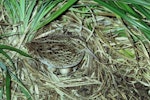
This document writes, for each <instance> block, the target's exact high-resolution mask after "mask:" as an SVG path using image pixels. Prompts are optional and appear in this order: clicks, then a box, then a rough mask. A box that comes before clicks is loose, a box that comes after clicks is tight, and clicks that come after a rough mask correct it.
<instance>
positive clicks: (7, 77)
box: [6, 71, 11, 100]
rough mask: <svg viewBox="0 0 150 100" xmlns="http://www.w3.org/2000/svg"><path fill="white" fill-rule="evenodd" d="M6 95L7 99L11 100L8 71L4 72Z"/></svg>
mask: <svg viewBox="0 0 150 100" xmlns="http://www.w3.org/2000/svg"><path fill="white" fill-rule="evenodd" d="M6 97H7V100H11V77H10V75H9V72H8V71H7V72H6Z"/></svg>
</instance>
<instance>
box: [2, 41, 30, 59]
mask: <svg viewBox="0 0 150 100" xmlns="http://www.w3.org/2000/svg"><path fill="white" fill-rule="evenodd" d="M3 49H7V50H11V51H15V52H17V53H19V54H21V55H23V56H25V57H30V58H32V57H31V56H30V55H28V54H27V53H25V52H23V51H21V50H19V49H17V48H14V47H11V46H7V45H2V44H0V50H3Z"/></svg>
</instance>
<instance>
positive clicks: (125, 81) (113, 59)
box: [0, 7, 150, 100]
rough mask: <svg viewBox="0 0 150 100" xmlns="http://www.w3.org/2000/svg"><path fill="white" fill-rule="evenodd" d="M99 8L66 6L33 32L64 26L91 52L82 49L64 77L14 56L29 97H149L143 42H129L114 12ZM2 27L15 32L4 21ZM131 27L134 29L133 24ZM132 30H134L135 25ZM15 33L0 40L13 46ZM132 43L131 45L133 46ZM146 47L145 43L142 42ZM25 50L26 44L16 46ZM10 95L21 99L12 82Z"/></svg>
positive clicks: (43, 99) (47, 99) (104, 99)
mask: <svg viewBox="0 0 150 100" xmlns="http://www.w3.org/2000/svg"><path fill="white" fill-rule="evenodd" d="M101 9H103V8H100V9H97V10H94V11H93V9H92V8H90V7H86V9H85V10H87V12H86V11H84V12H79V11H81V9H80V8H71V9H70V10H69V11H68V12H67V13H65V14H64V15H63V16H61V17H60V18H59V19H57V20H55V21H54V22H52V23H50V24H49V25H47V26H45V27H44V29H41V30H39V31H38V32H37V35H39V34H43V33H45V30H46V31H51V30H57V29H58V30H63V29H65V30H67V31H69V32H73V33H74V34H77V35H80V36H83V37H84V38H85V39H86V42H87V46H88V48H90V50H91V51H92V52H93V54H94V56H96V58H97V59H96V58H95V57H94V56H93V55H91V54H90V53H86V55H85V57H84V59H83V61H82V63H81V64H80V65H78V67H79V68H78V70H77V71H76V72H75V73H72V74H71V75H69V76H62V75H56V74H54V73H51V72H50V71H49V70H48V69H47V67H46V66H45V65H43V64H41V63H40V62H39V61H37V60H33V59H29V58H25V57H20V56H18V55H17V56H13V59H14V62H15V63H16V66H17V72H16V75H17V76H18V77H19V78H20V79H21V80H22V82H23V83H24V84H25V86H26V87H27V89H28V90H29V91H30V93H31V95H32V97H33V99H34V100H50V99H51V100H89V99H90V100H94V99H95V100H128V99H130V100H148V99H150V97H149V96H150V94H148V92H149V91H150V89H149V87H150V77H149V76H150V74H149V72H150V65H149V58H148V56H147V55H148V54H147V52H146V51H145V46H144V45H143V43H141V42H137V43H135V42H133V41H132V39H131V38H130V35H127V36H123V35H124V34H128V33H129V31H128V30H127V29H126V27H125V26H124V25H123V24H122V22H121V21H120V20H118V19H117V18H115V15H113V14H111V13H110V12H107V11H102V10H101ZM3 27H4V29H5V30H4V31H6V29H7V31H14V32H15V28H13V27H12V28H13V30H11V28H9V27H10V26H3ZM134 30H135V29H134ZM135 31H136V30H135ZM19 37H21V36H19V35H17V36H16V35H14V36H10V37H9V39H8V38H3V39H2V40H0V41H1V43H5V44H6V43H7V44H9V45H13V46H15V45H16V44H17V43H18V42H19V41H20V40H19ZM135 45H136V46H135ZM145 45H146V46H147V47H149V43H147V44H145ZM21 49H22V50H24V51H26V49H25V48H21ZM12 91H13V92H12V99H13V100H22V99H25V97H24V95H23V94H22V93H21V92H20V90H19V88H18V87H17V85H16V84H14V83H12Z"/></svg>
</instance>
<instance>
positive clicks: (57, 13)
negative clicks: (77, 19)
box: [34, 0, 78, 30]
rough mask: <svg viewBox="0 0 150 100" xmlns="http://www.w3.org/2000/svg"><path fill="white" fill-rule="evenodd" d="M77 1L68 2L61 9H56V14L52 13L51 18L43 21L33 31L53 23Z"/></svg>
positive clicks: (70, 0)
mask: <svg viewBox="0 0 150 100" xmlns="http://www.w3.org/2000/svg"><path fill="white" fill-rule="evenodd" d="M77 1H78V0H68V1H67V3H66V4H65V5H63V7H61V8H60V9H58V10H57V11H56V12H54V13H53V14H52V15H51V16H49V17H48V18H47V19H46V20H44V21H43V22H42V23H40V24H38V26H37V27H35V29H34V30H37V29H39V28H40V27H42V26H44V25H46V24H47V23H49V22H51V21H53V20H54V19H55V18H57V17H58V16H60V15H61V14H62V13H64V12H65V11H66V10H67V9H69V8H70V7H71V6H72V5H73V4H74V3H76V2H77Z"/></svg>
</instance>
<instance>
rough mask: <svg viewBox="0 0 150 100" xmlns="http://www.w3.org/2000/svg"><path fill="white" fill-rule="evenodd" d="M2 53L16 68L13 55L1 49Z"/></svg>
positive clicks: (0, 52)
mask: <svg viewBox="0 0 150 100" xmlns="http://www.w3.org/2000/svg"><path fill="white" fill-rule="evenodd" d="M0 54H2V55H3V56H5V57H6V58H7V59H8V60H9V61H10V62H11V64H12V66H13V68H14V69H15V64H14V62H13V61H12V59H11V57H10V56H9V55H8V54H7V53H6V52H4V51H3V50H1V49H0Z"/></svg>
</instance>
